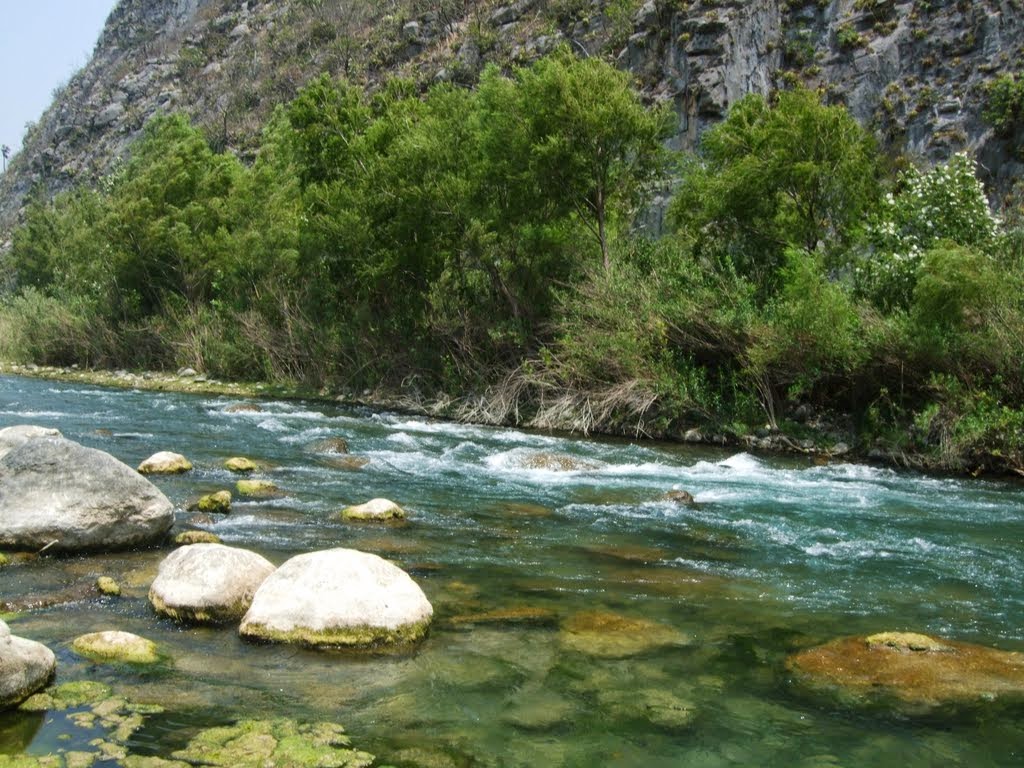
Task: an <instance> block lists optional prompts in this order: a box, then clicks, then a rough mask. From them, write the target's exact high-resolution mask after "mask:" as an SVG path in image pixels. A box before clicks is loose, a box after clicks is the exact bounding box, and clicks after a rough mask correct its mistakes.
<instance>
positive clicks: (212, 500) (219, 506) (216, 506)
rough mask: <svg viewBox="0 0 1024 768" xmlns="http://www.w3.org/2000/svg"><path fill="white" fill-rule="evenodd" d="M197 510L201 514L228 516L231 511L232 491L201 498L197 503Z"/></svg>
mask: <svg viewBox="0 0 1024 768" xmlns="http://www.w3.org/2000/svg"><path fill="white" fill-rule="evenodd" d="M195 508H196V509H198V510H199V511H200V512H209V513H212V514H218V515H226V514H227V513H228V512H230V511H231V491H217V492H216V493H208V494H206V495H205V496H202V497H200V499H199V501H197V502H196V506H195Z"/></svg>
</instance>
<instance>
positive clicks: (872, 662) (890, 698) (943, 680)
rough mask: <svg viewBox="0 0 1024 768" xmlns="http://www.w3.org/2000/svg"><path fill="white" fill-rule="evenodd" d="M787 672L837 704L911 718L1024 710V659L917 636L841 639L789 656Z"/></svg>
mask: <svg viewBox="0 0 1024 768" xmlns="http://www.w3.org/2000/svg"><path fill="white" fill-rule="evenodd" d="M786 668H787V669H788V670H789V671H790V672H791V673H792V674H793V679H794V682H796V683H797V685H799V686H800V687H801V688H803V689H805V690H807V691H810V692H812V693H815V694H819V695H825V696H827V697H829V698H831V699H833V700H834V701H836V702H837V703H840V704H843V705H847V706H856V707H882V708H889V709H892V710H895V711H897V712H899V713H900V714H904V715H926V714H929V713H931V712H934V711H936V710H948V709H958V708H964V707H974V706H991V705H992V704H994V703H996V702H1004V703H1014V704H1019V703H1022V702H1024V654H1021V653H1010V652H1007V651H1000V650H997V649H995V648H986V647H985V646H981V645H972V644H970V643H960V642H956V641H953V640H944V639H942V640H940V639H938V638H934V637H929V636H928V635H921V634H917V633H913V632H881V633H879V634H876V635H870V636H869V637H846V638H840V639H838V640H833V641H832V642H830V643H826V644H825V645H820V646H818V647H816V648H811V649H809V650H806V651H801V652H800V653H796V654H794V655H792V656H790V657H789V659H787V661H786Z"/></svg>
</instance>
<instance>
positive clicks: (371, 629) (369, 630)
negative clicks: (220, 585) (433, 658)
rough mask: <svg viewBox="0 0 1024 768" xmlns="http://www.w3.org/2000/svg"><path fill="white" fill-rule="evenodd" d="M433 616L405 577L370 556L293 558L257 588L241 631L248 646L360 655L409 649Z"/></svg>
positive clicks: (345, 552) (342, 552) (340, 552)
mask: <svg viewBox="0 0 1024 768" xmlns="http://www.w3.org/2000/svg"><path fill="white" fill-rule="evenodd" d="M433 614H434V609H433V607H431V605H430V601H428V600H427V597H426V595H424V594H423V590H421V589H420V588H419V586H418V585H417V584H416V582H414V581H413V580H412V579H411V578H410V577H409V575H408V574H407V573H405V571H403V570H402V569H400V568H398V567H397V566H395V565H392V564H391V563H389V562H388V561H387V560H384V559H382V558H380V557H377V556H376V555H371V554H367V553H366V552H359V551H356V550H354V549H331V550H326V551H323V552H311V553H309V554H305V555H298V556H297V557H293V558H292V559H291V560H289V561H287V562H286V563H285V564H284V565H282V566H281V567H280V568H278V569H277V570H276V571H275V572H274V573H273V574H272V575H271V576H270V577H269V578H267V580H266V581H265V582H263V586H261V587H260V588H259V591H257V593H256V596H255V597H254V598H253V601H252V606H251V607H250V608H249V612H248V613H247V614H246V615H245V618H244V619H242V625H241V627H240V629H239V632H240V634H241V635H242V636H243V637H246V638H250V639H253V640H269V641H274V642H287V643H300V644H303V645H310V646H324V647H329V646H343V647H350V648H361V647H370V646H390V645H396V644H404V643H410V642H415V641H416V640H419V639H420V638H421V637H423V635H425V634H426V632H427V628H428V627H429V625H430V620H431V617H432V616H433Z"/></svg>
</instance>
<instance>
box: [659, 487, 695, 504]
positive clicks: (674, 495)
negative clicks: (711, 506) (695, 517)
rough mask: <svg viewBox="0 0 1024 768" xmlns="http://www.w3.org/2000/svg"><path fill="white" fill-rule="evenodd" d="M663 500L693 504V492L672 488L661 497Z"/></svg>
mask: <svg viewBox="0 0 1024 768" xmlns="http://www.w3.org/2000/svg"><path fill="white" fill-rule="evenodd" d="M661 498H662V499H663V500H664V501H673V502H675V503H676V504H684V505H689V504H693V494H692V493H690V492H689V491H683V490H679V489H676V490H672V491H668V492H667V493H666V494H665V495H664V496H662V497H661Z"/></svg>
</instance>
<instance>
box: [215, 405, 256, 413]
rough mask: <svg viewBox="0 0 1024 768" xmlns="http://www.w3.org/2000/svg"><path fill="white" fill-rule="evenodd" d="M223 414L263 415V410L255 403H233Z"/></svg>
mask: <svg viewBox="0 0 1024 768" xmlns="http://www.w3.org/2000/svg"><path fill="white" fill-rule="evenodd" d="M224 413H263V409H262V408H261V407H260V406H258V405H256V403H235V404H234V405H229V406H228V407H227V408H225V409H224Z"/></svg>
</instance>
